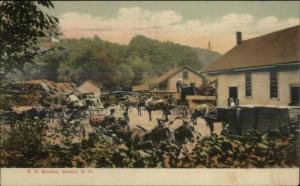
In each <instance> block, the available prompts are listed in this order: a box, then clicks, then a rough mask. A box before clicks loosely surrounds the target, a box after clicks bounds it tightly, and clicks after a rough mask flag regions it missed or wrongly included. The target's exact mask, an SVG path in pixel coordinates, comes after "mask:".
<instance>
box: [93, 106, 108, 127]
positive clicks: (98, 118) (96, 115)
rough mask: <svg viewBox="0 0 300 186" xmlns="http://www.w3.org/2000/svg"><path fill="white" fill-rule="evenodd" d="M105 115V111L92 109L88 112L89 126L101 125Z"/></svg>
mask: <svg viewBox="0 0 300 186" xmlns="http://www.w3.org/2000/svg"><path fill="white" fill-rule="evenodd" d="M106 115H107V110H105V109H94V110H91V112H90V125H92V126H98V125H100V124H101V123H102V121H103V120H104V119H105V117H106Z"/></svg>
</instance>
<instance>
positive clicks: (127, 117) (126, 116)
mask: <svg viewBox="0 0 300 186" xmlns="http://www.w3.org/2000/svg"><path fill="white" fill-rule="evenodd" d="M128 110H129V109H128V107H126V109H125V112H124V113H123V116H124V118H125V121H126V122H129V116H128Z"/></svg>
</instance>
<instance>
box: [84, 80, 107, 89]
mask: <svg viewBox="0 0 300 186" xmlns="http://www.w3.org/2000/svg"><path fill="white" fill-rule="evenodd" d="M86 82H89V83H91V84H93V85H94V86H96V87H98V88H103V86H102V85H101V84H100V83H96V82H95V81H92V80H90V79H89V80H86V81H85V82H83V83H82V84H81V85H83V84H84V83H86Z"/></svg>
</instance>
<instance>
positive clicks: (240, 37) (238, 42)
mask: <svg viewBox="0 0 300 186" xmlns="http://www.w3.org/2000/svg"><path fill="white" fill-rule="evenodd" d="M241 43H242V32H240V31H239V32H236V45H239V44H241Z"/></svg>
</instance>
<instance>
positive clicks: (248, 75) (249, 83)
mask: <svg viewBox="0 0 300 186" xmlns="http://www.w3.org/2000/svg"><path fill="white" fill-rule="evenodd" d="M245 82H246V83H245V90H246V91H245V92H246V97H250V96H251V93H252V90H251V87H252V81H251V73H250V72H246V74H245Z"/></svg>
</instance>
